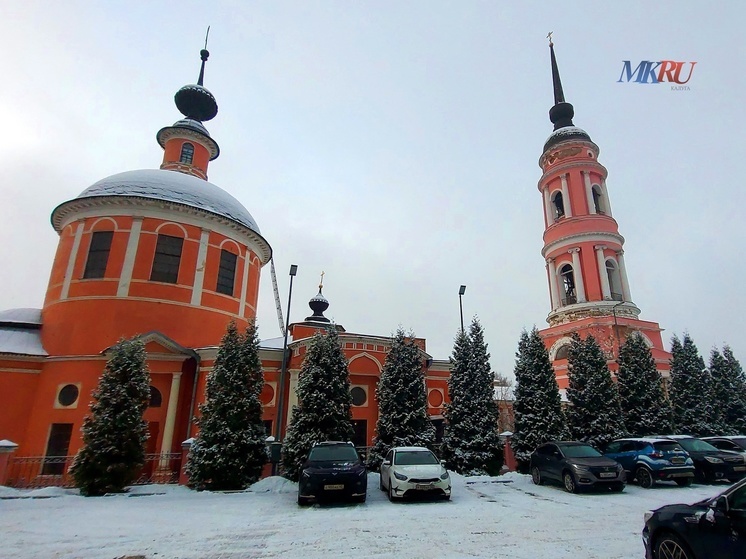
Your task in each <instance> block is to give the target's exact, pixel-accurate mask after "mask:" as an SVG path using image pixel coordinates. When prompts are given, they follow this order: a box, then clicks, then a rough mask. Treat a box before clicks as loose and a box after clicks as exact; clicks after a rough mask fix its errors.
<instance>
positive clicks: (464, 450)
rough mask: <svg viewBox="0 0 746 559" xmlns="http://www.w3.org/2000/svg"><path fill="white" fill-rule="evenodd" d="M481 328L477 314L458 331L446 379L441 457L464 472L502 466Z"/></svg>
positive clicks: (492, 383)
mask: <svg viewBox="0 0 746 559" xmlns="http://www.w3.org/2000/svg"><path fill="white" fill-rule="evenodd" d="M489 358H490V355H489V353H487V344H486V343H485V341H484V331H483V329H482V325H481V324H480V323H479V320H478V319H477V318H474V319H473V320H472V323H471V325H470V327H469V334H468V335H467V334H465V333H464V332H463V331H459V333H458V335H457V337H456V342H455V344H454V348H453V356H452V357H451V363H452V369H451V376H450V377H449V379H448V395H449V397H450V400H451V401H450V403H449V404H447V405H446V408H445V419H446V429H445V436H444V438H443V445H442V446H441V457H442V458H443V459H444V460H445V461H446V463H447V464H448V466H449V467H450V468H452V469H453V470H455V471H456V472H458V473H460V474H465V475H483V474H488V475H497V474H498V473H499V472H500V467H501V466H502V451H501V445H500V437H499V433H498V432H497V418H498V409H497V404H496V403H495V375H494V373H493V372H492V368H491V367H490V362H489Z"/></svg>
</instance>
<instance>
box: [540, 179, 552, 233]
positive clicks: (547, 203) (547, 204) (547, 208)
mask: <svg viewBox="0 0 746 559" xmlns="http://www.w3.org/2000/svg"><path fill="white" fill-rule="evenodd" d="M542 192H543V194H544V216H545V217H546V218H547V224H546V227H549V226H550V225H551V224H552V223H554V214H553V213H552V200H551V199H550V197H549V185H545V186H544V188H543V189H542Z"/></svg>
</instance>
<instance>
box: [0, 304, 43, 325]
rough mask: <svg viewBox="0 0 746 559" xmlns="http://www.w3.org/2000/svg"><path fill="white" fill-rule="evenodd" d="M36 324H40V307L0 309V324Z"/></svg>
mask: <svg viewBox="0 0 746 559" xmlns="http://www.w3.org/2000/svg"><path fill="white" fill-rule="evenodd" d="M2 323H6V324H7V323H11V324H12V323H17V324H38V325H39V326H41V309H31V308H20V309H7V310H4V311H0V324H2Z"/></svg>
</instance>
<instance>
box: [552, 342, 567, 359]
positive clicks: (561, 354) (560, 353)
mask: <svg viewBox="0 0 746 559" xmlns="http://www.w3.org/2000/svg"><path fill="white" fill-rule="evenodd" d="M569 351H570V345H569V344H565V345H563V346H561V347H560V348H559V349H558V350H557V354H556V355H555V356H554V358H555V359H567V354H568V352H569Z"/></svg>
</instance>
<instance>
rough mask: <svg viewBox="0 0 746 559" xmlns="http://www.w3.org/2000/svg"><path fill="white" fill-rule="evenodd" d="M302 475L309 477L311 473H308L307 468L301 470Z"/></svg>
mask: <svg viewBox="0 0 746 559" xmlns="http://www.w3.org/2000/svg"><path fill="white" fill-rule="evenodd" d="M303 477H306V478H308V477H311V474H309V473H308V470H303Z"/></svg>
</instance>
